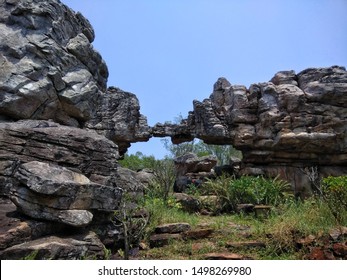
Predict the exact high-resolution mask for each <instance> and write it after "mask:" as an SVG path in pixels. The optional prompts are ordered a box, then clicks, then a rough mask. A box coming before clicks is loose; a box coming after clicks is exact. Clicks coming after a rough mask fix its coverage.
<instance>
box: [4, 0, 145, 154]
mask: <svg viewBox="0 0 347 280" xmlns="http://www.w3.org/2000/svg"><path fill="white" fill-rule="evenodd" d="M0 19H1V20H0V119H8V120H22V119H40V120H42V119H43V120H49V119H51V120H53V121H54V122H57V123H60V124H63V125H67V126H74V127H80V128H89V129H95V130H96V131H97V132H98V133H99V134H101V135H104V136H106V137H107V138H109V139H112V140H113V141H115V142H116V143H117V144H118V145H119V152H120V153H121V154H124V153H125V152H126V150H127V148H128V147H129V146H130V143H133V142H139V141H148V139H149V138H150V137H151V135H150V132H149V127H148V125H147V119H146V118H145V117H144V116H143V115H141V114H140V111H139V110H140V106H139V102H138V99H137V98H136V96H135V95H133V94H131V93H127V92H123V91H121V90H119V89H117V90H115V88H110V89H109V90H108V91H107V84H106V83H107V78H108V70H107V66H106V64H105V62H104V61H103V59H102V57H101V55H100V54H99V53H98V52H97V51H96V50H95V49H94V48H93V46H92V41H93V40H94V31H93V28H92V27H91V25H90V23H89V22H88V20H87V19H85V18H84V17H83V16H82V15H81V14H80V13H75V12H74V11H72V10H71V9H69V8H68V7H67V6H65V5H64V4H62V3H61V2H60V1H59V0H52V1H43V0H26V1H2V2H0ZM111 93H112V94H111Z"/></svg>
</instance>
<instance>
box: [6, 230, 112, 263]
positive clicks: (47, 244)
mask: <svg viewBox="0 0 347 280" xmlns="http://www.w3.org/2000/svg"><path fill="white" fill-rule="evenodd" d="M105 253H106V250H105V247H104V245H103V244H102V243H101V242H100V240H99V239H98V237H97V235H96V234H95V233H94V232H87V233H83V234H76V235H74V236H71V237H66V236H61V237H60V236H59V237H58V236H48V237H42V238H38V239H36V240H32V241H29V242H25V243H21V244H18V245H14V246H12V247H10V248H7V249H5V250H3V251H1V252H0V259H2V260H8V259H9V260H14V259H36V260H45V259H46V260H81V259H92V260H95V259H104V258H105Z"/></svg>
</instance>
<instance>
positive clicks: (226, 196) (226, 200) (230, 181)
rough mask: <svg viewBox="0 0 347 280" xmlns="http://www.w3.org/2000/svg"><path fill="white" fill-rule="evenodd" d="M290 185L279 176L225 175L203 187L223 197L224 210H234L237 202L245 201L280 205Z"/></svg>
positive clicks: (209, 181)
mask: <svg viewBox="0 0 347 280" xmlns="http://www.w3.org/2000/svg"><path fill="white" fill-rule="evenodd" d="M288 186H289V184H288V183H287V182H285V181H282V180H279V179H278V178H275V179H268V178H264V177H251V176H243V177H241V178H239V179H235V178H234V177H227V176H225V175H224V176H221V177H219V178H217V179H215V180H208V181H207V182H206V183H205V184H204V186H203V187H205V189H206V191H207V192H208V193H209V194H213V195H217V196H218V197H219V198H220V199H221V202H222V209H223V210H224V211H234V210H235V209H236V206H237V204H243V203H252V204H271V205H278V204H280V203H281V202H283V201H284V200H285V197H286V196H285V195H284V192H285V190H286V189H287V188H288Z"/></svg>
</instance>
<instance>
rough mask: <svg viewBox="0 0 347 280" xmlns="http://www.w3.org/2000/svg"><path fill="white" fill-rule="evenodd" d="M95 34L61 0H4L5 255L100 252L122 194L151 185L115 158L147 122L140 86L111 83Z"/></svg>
mask: <svg viewBox="0 0 347 280" xmlns="http://www.w3.org/2000/svg"><path fill="white" fill-rule="evenodd" d="M93 40H94V31H93V28H92V27H91V25H90V23H89V22H88V20H86V19H85V18H84V17H83V16H82V15H81V14H80V13H75V12H73V11H72V10H70V9H69V8H68V7H66V6H65V5H63V4H62V3H61V2H60V1H59V0H52V1H43V0H3V1H0V195H1V196H2V197H3V199H4V200H2V201H1V203H0V208H1V209H0V212H1V219H0V220H1V223H2V224H8V225H13V227H9V228H7V227H6V228H3V229H2V230H1V232H0V243H1V250H3V251H0V257H1V258H23V257H26V256H27V254H30V253H33V252H36V251H38V255H37V256H36V258H53V259H57V258H58V259H59V258H85V257H88V256H90V255H94V256H96V257H97V258H99V257H100V258H102V257H104V252H105V250H104V245H103V244H102V243H101V241H100V239H101V240H103V239H105V238H106V237H107V238H108V237H109V236H112V238H114V239H117V240H118V239H120V238H121V233H120V231H118V228H119V226H117V225H114V224H113V222H112V221H111V220H110V216H111V215H112V214H113V213H114V211H115V210H118V208H119V204H120V202H121V200H122V197H123V193H124V192H128V193H130V194H131V195H132V197H133V198H134V201H135V198H137V197H139V196H141V195H142V194H143V185H142V183H141V182H139V181H138V180H136V178H135V177H134V174H132V173H131V172H126V171H124V170H122V169H118V163H117V160H118V158H119V157H120V154H123V153H125V152H126V149H127V148H128V147H129V146H130V143H131V142H138V141H147V140H148V138H149V137H150V133H149V128H148V125H147V121H146V118H145V117H144V116H142V115H141V114H140V106H139V102H138V99H137V98H136V96H135V95H134V94H132V93H129V92H125V91H122V90H120V89H118V88H115V87H110V88H109V89H107V84H106V82H107V77H108V70H107V67H106V64H105V62H104V61H103V60H102V58H101V56H100V54H99V53H98V52H97V51H95V50H94V48H93V46H92V44H91V43H92V41H93ZM129 182H132V183H131V184H129ZM8 198H10V199H11V201H12V202H13V203H14V204H12V203H11V202H10V201H9V200H8ZM14 205H15V206H14ZM9 209H16V211H12V212H8V211H9ZM23 214H25V215H23ZM13 215H14V216H15V217H16V218H15V219H14V222H13V221H12V220H13V219H12V220H11V218H10V217H12V216H13ZM9 219H10V221H9V222H7V221H8V220H9ZM36 226H37V228H35V227H36ZM76 228H78V229H76ZM95 228H97V229H98V232H100V233H101V234H99V236H97V235H96V234H95V233H93V232H92V231H93V230H95ZM91 230H92V231H91ZM62 232H64V233H71V235H69V236H66V235H65V236H59V234H61V233H62ZM76 234H77V235H76ZM47 235H49V237H45V238H41V237H42V236H47ZM99 238H100V239H99ZM23 242H25V243H23ZM21 243H23V244H21Z"/></svg>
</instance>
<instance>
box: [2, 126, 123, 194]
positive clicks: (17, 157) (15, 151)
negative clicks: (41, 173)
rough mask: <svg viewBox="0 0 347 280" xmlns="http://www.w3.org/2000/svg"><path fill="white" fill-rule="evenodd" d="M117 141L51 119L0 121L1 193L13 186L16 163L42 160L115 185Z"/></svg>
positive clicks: (104, 183)
mask: <svg viewBox="0 0 347 280" xmlns="http://www.w3.org/2000/svg"><path fill="white" fill-rule="evenodd" d="M118 157H119V154H118V149H117V145H116V144H114V143H113V142H112V141H110V140H108V139H107V138H105V137H103V136H101V135H98V134H97V133H95V132H94V131H87V130H83V129H79V128H74V127H68V126H63V125H59V124H57V123H54V122H51V121H43V120H25V121H18V122H3V123H0V182H1V183H2V184H1V188H0V193H1V194H6V193H8V191H9V189H10V188H11V186H12V178H13V173H14V170H15V169H16V167H17V166H18V164H19V163H26V162H30V161H42V162H47V163H54V164H57V165H60V166H63V167H66V168H69V169H71V170H73V171H76V172H79V173H82V174H83V175H85V176H87V177H88V178H89V179H90V180H91V181H92V182H94V183H99V184H102V185H107V186H117V182H116V177H115V176H116V174H117V159H118Z"/></svg>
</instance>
